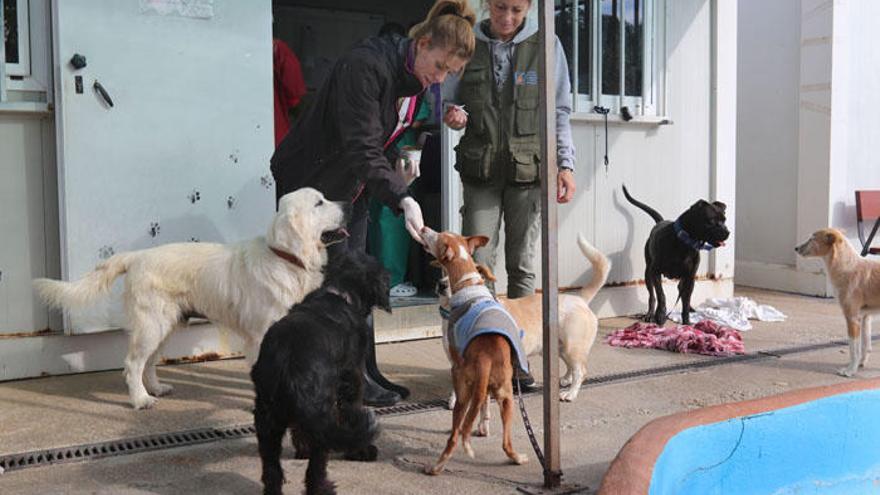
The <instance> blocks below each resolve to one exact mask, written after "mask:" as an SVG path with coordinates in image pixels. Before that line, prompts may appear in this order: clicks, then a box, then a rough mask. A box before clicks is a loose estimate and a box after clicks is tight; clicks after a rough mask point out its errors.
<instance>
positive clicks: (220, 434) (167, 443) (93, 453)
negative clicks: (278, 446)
mask: <svg viewBox="0 0 880 495" xmlns="http://www.w3.org/2000/svg"><path fill="white" fill-rule="evenodd" d="M254 434H256V430H255V429H254V426H253V425H238V426H230V427H226V428H202V429H198V430H188V431H178V432H174V433H163V434H159V435H149V436H144V437H135V438H125V439H122V440H114V441H110V442H101V443H93V444H86V445H77V446H74V447H65V448H58V449H49V450H39V451H34V452H26V453H23V454H12V455H7V456H2V457H0V472H3V471H6V472H9V471H17V470H20V469H26V468H30V467H37V466H46V465H49V464H59V463H63V462H77V461H85V460H92V459H101V458H104V457H113V456H118V455H123V454H134V453H138V452H149V451H151V450H161V449H168V448H172V447H182V446H185V445H196V444H200V443H207V442H214V441H216V440H228V439H233V438H242V437H248V436H251V435H254Z"/></svg>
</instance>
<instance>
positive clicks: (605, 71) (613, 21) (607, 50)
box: [601, 0, 622, 95]
mask: <svg viewBox="0 0 880 495" xmlns="http://www.w3.org/2000/svg"><path fill="white" fill-rule="evenodd" d="M621 3H622V2H621V1H618V0H602V45H601V47H602V94H603V95H619V94H620V48H621V46H620V7H621Z"/></svg>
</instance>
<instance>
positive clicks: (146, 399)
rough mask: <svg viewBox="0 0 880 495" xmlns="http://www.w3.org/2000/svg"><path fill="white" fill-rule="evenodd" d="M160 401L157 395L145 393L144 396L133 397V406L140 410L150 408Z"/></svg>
mask: <svg viewBox="0 0 880 495" xmlns="http://www.w3.org/2000/svg"><path fill="white" fill-rule="evenodd" d="M158 401H159V399H157V398H155V397H151V396H149V395H144V396H142V397H138V398H136V399H132V400H131V405H132V407H134V408H135V409H138V410H140V409H150V408H151V407H153V406H155V405H156V402H158Z"/></svg>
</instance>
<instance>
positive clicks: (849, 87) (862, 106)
mask: <svg viewBox="0 0 880 495" xmlns="http://www.w3.org/2000/svg"><path fill="white" fill-rule="evenodd" d="M845 8H846V9H847V12H846V17H845V19H843V20H842V25H840V30H838V25H837V24H835V43H836V44H837V45H838V46H836V47H835V48H836V50H835V52H834V57H835V59H834V67H835V69H834V84H833V86H834V88H835V101H834V113H835V114H836V113H837V112H838V108H839V107H838V103H839V105H840V107H842V108H841V110H842V112H841V113H844V114H845V117H846V120H845V122H843V123H842V124H841V127H840V134H839V139H840V141H839V143H840V146H839V148H840V149H838V146H837V144H838V141H834V137H835V136H837V135H836V134H833V135H832V143H833V146H835V147H834V151H835V152H834V153H833V154H832V167H834V170H840V171H841V176H840V178H839V180H838V181H837V184H839V185H838V187H834V188H833V189H832V198H831V202H832V204H831V208H832V210H831V212H832V224H833V225H834V226H836V227H841V228H844V229H846V230H847V234H848V237H849V238H850V239H851V240H852V241H853V243H854V244H855V245H856V246H858V245H859V244H858V235H857V233H856V210H855V193H854V191H855V190H857V189H880V157H878V155H877V145H878V140H880V121H878V120H877V115H876V114H877V108H878V107H880V70H878V68H880V51H878V50H876V38H877V27H878V26H880V2H875V1H871V0H860V1H853V2H850V3H849V4H848V5H846V6H845ZM838 9H840V7H838ZM835 13H836V14H837V13H838V11H836V12H835ZM838 89H839V91H840V94H839V98H840V99H839V100H837V99H836V98H838V93H837V90H838ZM868 228H870V227H868ZM866 235H867V233H866Z"/></svg>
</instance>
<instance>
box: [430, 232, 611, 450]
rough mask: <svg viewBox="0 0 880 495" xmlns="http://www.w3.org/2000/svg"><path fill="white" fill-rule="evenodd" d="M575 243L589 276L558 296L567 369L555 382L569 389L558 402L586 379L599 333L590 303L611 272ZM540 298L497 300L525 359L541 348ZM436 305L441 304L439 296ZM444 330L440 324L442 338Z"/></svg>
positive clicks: (600, 257)
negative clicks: (516, 329)
mask: <svg viewBox="0 0 880 495" xmlns="http://www.w3.org/2000/svg"><path fill="white" fill-rule="evenodd" d="M577 242H578V247H579V248H580V250H581V253H583V255H584V257H586V258H587V260H589V261H590V264H591V265H592V266H593V276H592V277H591V278H590V281H589V283H587V285H585V286H584V287H583V288H581V290H580V292H579V293H578V294H577V295H575V294H560V295H559V355H560V357H561V358H562V360H563V361H564V362H565V366H566V368H567V369H566V372H565V375H563V376H562V378H561V379H560V380H559V384H560V385H561V386H562V387H569V388H568V390H563V391H562V392H560V393H559V399H560V400H562V401H565V402H571V401H574V400H575V399H577V396H578V393H579V392H580V389H581V385H582V384H583V382H584V380H586V378H587V357H588V356H589V355H590V350H591V349H592V348H593V343H594V342H595V341H596V334H597V333H598V330H599V320H598V318H596V314H595V313H593V311H592V310H591V309H590V302H591V301H592V300H593V297H595V295H596V293H597V292H599V289H601V288H602V286H603V285H605V281H606V280H607V279H608V272H610V271H611V261H609V260H608V258H607V257H606V256H605V255H604V254H602V253H601V252H600V251H599V250H598V249H596V248H595V247H593V245H592V244H590V243H589V242H587V240H586V239H585V238H584V237H583V236H582V235H578V239H577ZM477 270H479V271H480V273H481V274H482V275H483V277H485V278H488V279H490V280H494V279H495V278H494V277H493V276H492V274H491V273H490V272H489V269H488V268H487V267H485V266H482V265H481V266H478V267H477ZM541 297H542V296H541V294H533V295H531V296H527V297H521V298H518V299H506V298H503V297H502V298H499V302H501V304H503V305H504V307H505V308H507V310H508V311H509V312H510V314H511V315H513V317H514V319H515V320H516V322H517V323H518V324H519V326H520V328H522V330H523V332H524V335H523V348H524V350H525V352H526V354H528V355H529V356H533V355H536V354H540V353H541V351H542V350H543V347H544V345H543V344H544V341H543V320H542V318H543V316H542V315H543V309H542V307H541V305H542V302H541ZM440 304H441V306H443V305H444V304H443V295H442V294H441V301H440ZM446 331H447V329H446V324H445V322H444V326H443V332H444V333H443V334H444V337H445V336H446ZM454 404H455V391H453V392H452V395H451V396H450V398H449V407H450V409H451V408H452V407H453V406H454ZM484 423H485V421H481V423H480V434H484V432H485V427H484Z"/></svg>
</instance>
